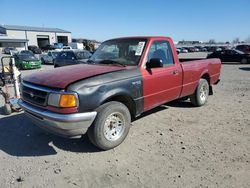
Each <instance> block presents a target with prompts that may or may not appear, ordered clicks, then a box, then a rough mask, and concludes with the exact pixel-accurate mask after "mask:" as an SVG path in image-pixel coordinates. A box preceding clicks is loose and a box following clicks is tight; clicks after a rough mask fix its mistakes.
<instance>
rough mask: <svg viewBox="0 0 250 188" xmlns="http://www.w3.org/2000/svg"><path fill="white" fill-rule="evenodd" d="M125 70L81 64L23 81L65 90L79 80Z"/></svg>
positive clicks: (42, 73) (33, 76) (47, 72)
mask: <svg viewBox="0 0 250 188" xmlns="http://www.w3.org/2000/svg"><path fill="white" fill-rule="evenodd" d="M124 69H126V68H124V67H118V66H107V65H88V64H80V65H73V66H65V67H60V68H56V69H52V70H46V71H40V72H36V73H34V74H32V75H29V76H27V77H24V79H23V80H24V81H27V82H31V83H34V84H38V85H42V86H46V87H51V88H59V89H65V88H66V87H67V85H69V84H71V83H73V82H76V81H78V80H81V79H85V78H88V77H91V76H96V75H99V74H104V73H108V72H113V71H119V70H124Z"/></svg>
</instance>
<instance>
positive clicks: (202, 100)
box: [200, 84, 209, 103]
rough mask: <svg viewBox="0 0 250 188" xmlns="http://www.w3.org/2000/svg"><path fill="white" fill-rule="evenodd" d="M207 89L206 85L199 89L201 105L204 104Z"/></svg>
mask: <svg viewBox="0 0 250 188" xmlns="http://www.w3.org/2000/svg"><path fill="white" fill-rule="evenodd" d="M208 92H209V88H208V85H207V84H203V85H202V86H201V88H200V100H201V102H202V103H205V102H206V100H207V96H208Z"/></svg>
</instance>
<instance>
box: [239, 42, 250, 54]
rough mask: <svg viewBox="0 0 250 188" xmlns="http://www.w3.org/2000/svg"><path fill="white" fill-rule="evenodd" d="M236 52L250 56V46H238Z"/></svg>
mask: <svg viewBox="0 0 250 188" xmlns="http://www.w3.org/2000/svg"><path fill="white" fill-rule="evenodd" d="M236 50H239V51H242V52H244V53H247V54H250V45H246V44H242V45H238V46H236Z"/></svg>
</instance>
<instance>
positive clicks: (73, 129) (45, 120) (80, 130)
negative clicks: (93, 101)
mask: <svg viewBox="0 0 250 188" xmlns="http://www.w3.org/2000/svg"><path fill="white" fill-rule="evenodd" d="M18 104H19V105H20V106H21V108H22V109H23V110H24V111H25V114H26V115H27V116H28V117H29V118H30V119H31V120H32V121H33V122H34V123H35V124H36V125H38V126H39V127H41V128H44V129H46V130H48V131H50V132H53V133H55V134H58V135H61V136H64V137H71V138H76V137H81V136H82V135H83V134H85V133H86V132H87V130H88V128H89V127H90V126H91V124H92V123H93V121H94V119H95V117H96V114H97V112H85V113H74V114H58V113H54V112H51V111H48V110H44V109H41V108H37V107H34V106H32V105H30V104H28V103H26V102H24V101H22V100H21V99H20V100H19V101H18Z"/></svg>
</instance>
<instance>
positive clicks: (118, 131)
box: [87, 101, 131, 150]
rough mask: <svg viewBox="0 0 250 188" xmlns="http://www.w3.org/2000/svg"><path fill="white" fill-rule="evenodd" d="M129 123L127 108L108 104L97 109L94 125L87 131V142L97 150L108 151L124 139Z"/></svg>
mask: <svg viewBox="0 0 250 188" xmlns="http://www.w3.org/2000/svg"><path fill="white" fill-rule="evenodd" d="M130 123H131V115H130V112H129V110H128V108H127V107H126V106H125V105H124V104H122V103H120V102H115V101H112V102H108V103H105V104H103V105H102V106H100V107H99V108H98V109H97V116H96V119H95V121H94V123H93V124H92V125H91V127H90V128H89V130H88V133H87V134H88V137H89V140H90V141H91V142H92V143H93V144H94V145H95V146H96V147H98V148H99V149H102V150H109V149H112V148H115V147H116V146H118V145H120V144H121V143H122V142H123V141H124V140H125V138H126V136H127V134H128V132H129V129H130Z"/></svg>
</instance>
